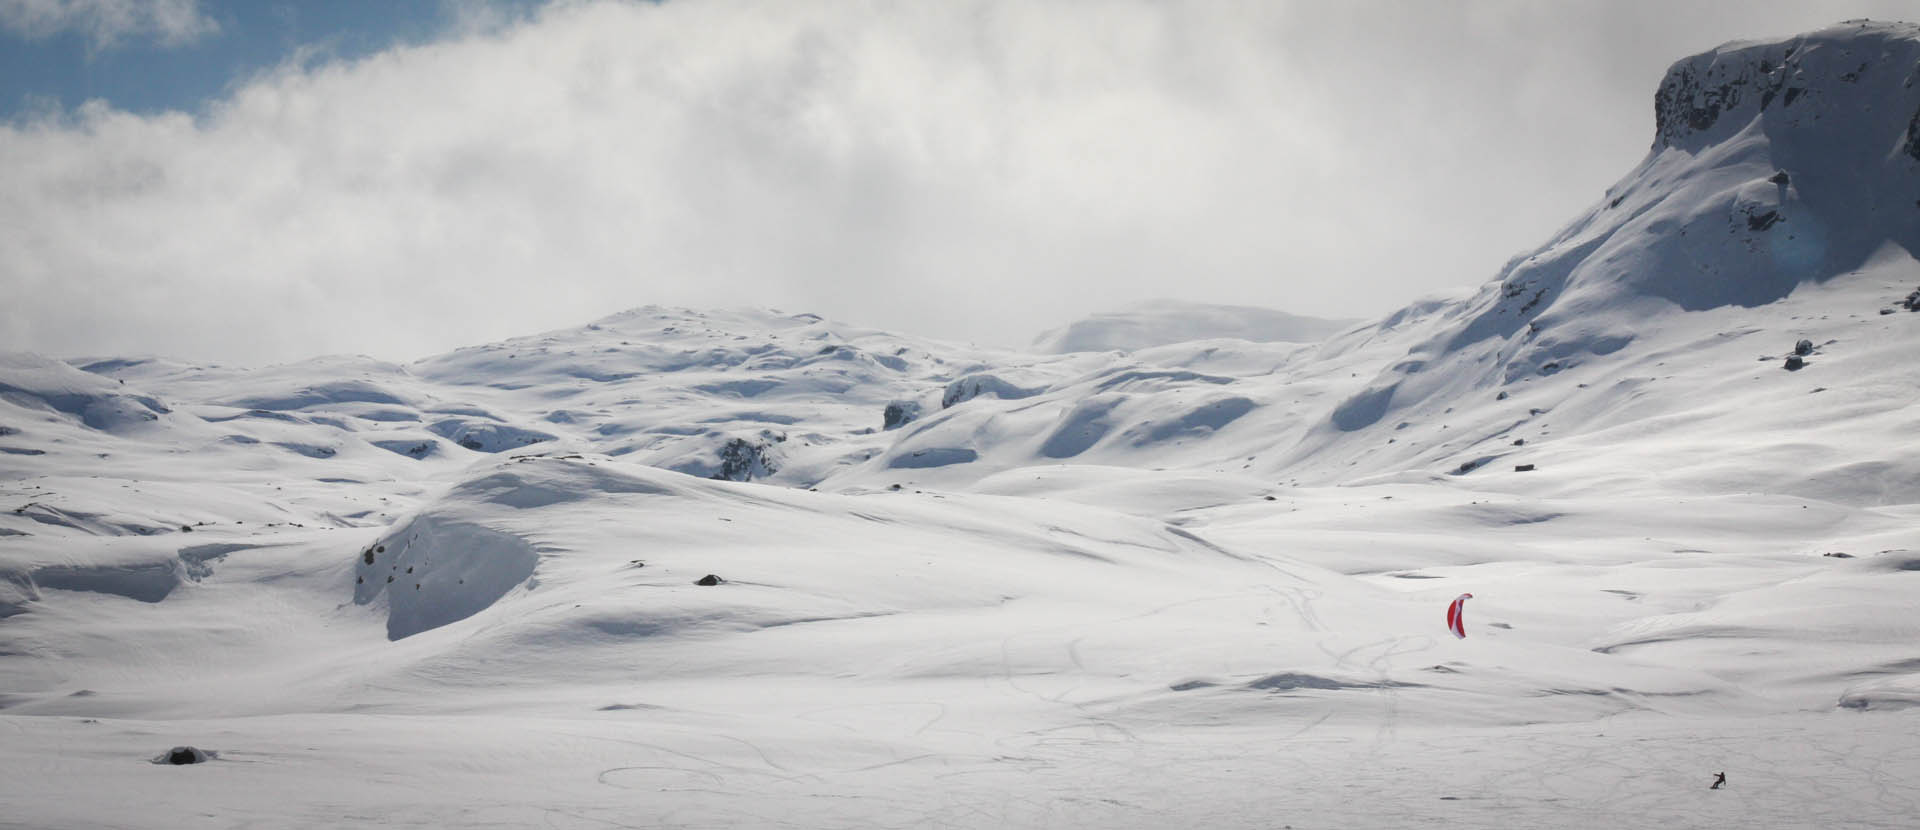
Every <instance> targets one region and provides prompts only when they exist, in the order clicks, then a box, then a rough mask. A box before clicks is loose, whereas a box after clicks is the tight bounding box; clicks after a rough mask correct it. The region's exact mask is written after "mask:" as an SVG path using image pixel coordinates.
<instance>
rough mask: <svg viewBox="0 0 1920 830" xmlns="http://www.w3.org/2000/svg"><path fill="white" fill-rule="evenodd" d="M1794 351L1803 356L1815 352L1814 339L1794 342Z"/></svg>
mask: <svg viewBox="0 0 1920 830" xmlns="http://www.w3.org/2000/svg"><path fill="white" fill-rule="evenodd" d="M1793 353H1794V354H1797V355H1802V356H1804V355H1810V354H1813V341H1812V340H1801V341H1800V342H1798V343H1795V344H1793Z"/></svg>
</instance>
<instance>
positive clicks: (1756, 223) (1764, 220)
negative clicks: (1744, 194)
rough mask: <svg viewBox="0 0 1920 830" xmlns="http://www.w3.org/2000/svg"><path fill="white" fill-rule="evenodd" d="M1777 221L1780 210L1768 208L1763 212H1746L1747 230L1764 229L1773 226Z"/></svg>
mask: <svg viewBox="0 0 1920 830" xmlns="http://www.w3.org/2000/svg"><path fill="white" fill-rule="evenodd" d="M1778 221H1780V212H1779V211H1777V210H1769V211H1767V212H1765V213H1750V214H1747V230H1750V231H1764V230H1766V229H1768V228H1771V227H1773V223H1775V222H1778Z"/></svg>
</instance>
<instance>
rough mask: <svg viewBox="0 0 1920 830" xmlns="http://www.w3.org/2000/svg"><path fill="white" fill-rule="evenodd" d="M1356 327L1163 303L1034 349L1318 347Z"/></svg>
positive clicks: (1114, 315) (1089, 324)
mask: <svg viewBox="0 0 1920 830" xmlns="http://www.w3.org/2000/svg"><path fill="white" fill-rule="evenodd" d="M1355 322H1358V321H1355V320H1328V319H1322V318H1318V317H1303V316H1301V315H1298V314H1288V313H1286V312H1284V311H1276V310H1273V309H1267V308H1253V307H1248V306H1230V305H1208V304H1204V303H1188V302H1180V301H1176V300H1158V301H1155V302H1152V303H1144V304H1141V305H1139V306H1137V307H1135V308H1131V309H1128V310H1125V311H1115V312H1109V313H1105V314H1096V315H1094V316H1092V317H1089V318H1086V319H1084V320H1078V321H1075V322H1073V323H1070V324H1068V325H1067V326H1065V327H1062V328H1059V329H1055V330H1053V331H1049V332H1046V333H1044V334H1041V335H1040V336H1039V337H1037V338H1035V339H1034V343H1033V347H1034V349H1035V350H1036V351H1039V352H1042V353H1045V354H1066V353H1069V352H1104V351H1123V352H1131V351H1139V350H1141V349H1149V348H1153V347H1155V346H1165V345H1169V344H1173V343H1184V342H1187V341H1191V340H1213V339H1218V338H1230V339H1235V340H1247V341H1252V342H1255V343H1276V342H1278V343H1315V342H1319V341H1321V340H1325V339H1327V338H1328V337H1331V336H1332V335H1333V334H1334V333H1336V332H1338V331H1340V330H1342V329H1344V328H1347V327H1348V326H1350V325H1353V324H1354V323H1355Z"/></svg>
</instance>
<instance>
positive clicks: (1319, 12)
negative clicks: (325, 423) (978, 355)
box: [0, 0, 1769, 362]
mask: <svg viewBox="0 0 1920 830" xmlns="http://www.w3.org/2000/svg"><path fill="white" fill-rule="evenodd" d="M3 1H4V0H0V2H3ZM1422 8H1425V7H1424V6H1418V5H1415V6H1405V7H1403V6H1397V5H1393V6H1352V5H1342V6H1328V5H1320V4H1301V5H1298V6H1288V5H1280V4H1272V3H1260V2H1245V3H1242V2H1230V1H1227V0H1223V1H1222V2H1196V3H1178V4H1168V3H1161V2H1149V1H1148V0H1137V1H1135V2H1128V1H1127V0H1113V1H1111V2H1098V3H1070V2H1059V3H1033V2H1013V1H1012V0H968V2H953V3H893V2H882V0H848V1H847V2H830V3H828V2H820V3H791V2H774V0H733V1H731V2H700V3H691V2H669V3H666V4H664V5H653V4H628V3H608V2H597V3H584V2H583V3H566V4H560V5H555V6H552V7H549V8H548V9H547V10H546V11H544V12H543V13H542V14H540V15H538V16H537V17H536V18H535V19H533V20H531V21H528V22H525V23H522V24H519V25H513V26H509V27H507V28H505V29H496V30H492V31H489V32H483V33H474V34H470V35H466V36H463V37H462V38H461V39H458V40H453V41H448V42H443V43H438V44H432V45H427V46H421V47H411V48H403V49H397V50H394V51H390V52H387V53H383V54H380V55H376V56H374V57H371V58H368V59H365V60H361V61H358V62H353V63H347V64H331V65H322V66H318V67H308V68H301V67H289V68H288V69H285V70H283V71H281V72H279V73H276V74H273V75H270V76H267V77H262V78H260V79H257V80H255V81H254V82H252V83H250V84H247V85H245V86H243V87H241V88H239V89H238V91H236V92H235V93H234V94H233V95H232V97H231V98H230V99H228V100H225V101H222V102H219V103H218V104H217V105H216V106H214V107H213V108H212V109H211V110H210V111H209V112H208V113H207V114H206V115H204V116H203V117H201V118H198V119H195V118H189V117H187V116H184V115H178V114H174V115H164V116H156V117H150V118H149V117H138V116H134V115H129V114H126V113H121V112H116V111H113V110H110V109H106V108H104V107H101V106H99V105H93V106H90V107H88V108H85V109H83V110H82V111H81V112H79V113H76V114H74V115H73V116H72V117H70V118H66V119H61V120H52V121H44V122H41V123H37V124H32V125H26V126H15V127H11V128H0V159H5V160H6V161H5V162H4V163H0V290H4V291H5V296H6V297H7V298H8V302H6V303H4V304H0V348H34V349H39V350H42V351H47V352H51V353H55V354H76V353H106V352H130V351H131V352H141V351H146V352H161V353H167V354H175V355H180V356H185V357H195V358H221V359H227V360H237V361H243V362H251V361H258V360H265V359H286V358H295V357H302V356H307V355H310V354H315V353H319V352H322V351H346V352H364V353H371V354H375V355H379V356H383V357H398V358H404V357H412V356H417V355H421V354H425V353H428V352H432V351H437V350H442V349H447V348H451V347H453V346H456V345H461V344H464V343H472V342H479V341H482V340H487V339H493V338H498V337H504V336H510V335H515V334H523V333H529V332H532V331H537V330H540V329H542V328H551V327H558V326H562V325H570V324H577V323H581V322H585V321H586V320H588V319H591V318H593V317H597V316H600V315H603V314H606V313H611V312H613V311H616V310H620V309H623V308H626V307H630V306H634V305H640V304H644V303H649V302H658V303H670V304H688V305H695V306H736V305H770V306H775V307H780V308H783V309H786V310H789V311H801V310H808V311H815V312H819V313H823V314H826V315H829V316H832V317H836V318H839V319H842V320H846V321H848V322H853V323H858V324H865V325H874V326H881V327H887V328H893V329H898V330H903V331H907V332H913V333H920V334H925V335H929V336H939V337H949V338H960V339H979V340H997V341H1000V342H1008V343H1017V342H1022V341H1024V339H1025V338H1026V337H1028V336H1031V335H1032V334H1034V333H1037V332H1038V331H1039V330H1041V329H1043V328H1046V327H1048V326H1052V325H1056V324H1058V323H1060V322H1062V321H1064V320H1065V319H1068V318H1070V317H1072V316H1075V315H1078V314H1083V313H1087V312H1091V311H1097V310H1105V309H1110V308H1113V307H1116V306H1119V305H1123V304H1126V303H1129V302H1133V301H1137V300H1142V299H1146V298H1151V297H1158V296H1176V297H1180V298H1183V299H1190V300H1197V301H1210V302H1237V303H1247V304H1262V305H1269V306H1272V307H1276V308H1281V309H1284V310H1288V311H1292V312H1296V313H1307V314H1322V315H1330V316H1331V315H1358V314H1367V313H1375V312H1384V311H1387V310H1390V309H1391V308H1392V307H1394V306H1396V305H1398V304H1400V303H1403V302H1405V301H1407V300H1410V299H1412V298H1413V297H1414V296H1416V295H1418V294H1420V293H1424V292H1426V291H1430V290H1435V289H1439V288H1444V287H1450V286H1454V285H1460V284H1467V283H1477V282H1479V281H1481V280H1483V279H1486V278H1489V277H1491V276H1492V274H1493V271H1494V270H1495V269H1496V268H1497V267H1498V266H1499V264H1500V263H1501V262H1502V261H1504V260H1505V259H1506V258H1507V257H1508V256H1509V255H1511V254H1513V253H1515V252H1516V251H1518V250H1520V249H1521V248H1523V247H1527V246H1530V245H1533V244H1537V243H1538V242H1540V241H1541V240H1542V239H1544V237H1546V236H1547V235H1548V234H1549V233H1551V232H1552V231H1553V230H1554V229H1555V228H1556V227H1557V226H1558V224H1559V223H1561V222H1563V221H1565V220H1567V219H1569V218H1571V216H1572V215H1573V213H1574V212H1575V211H1576V210H1578V209H1579V208H1581V207H1583V206H1585V205H1586V204H1587V203H1588V202H1590V201H1592V200H1593V199H1594V198H1596V197H1597V196H1598V195H1599V194H1600V193H1601V191H1602V190H1603V189H1604V188H1605V187H1606V186H1607V185H1608V184H1610V183H1611V181H1612V180H1613V178H1615V177H1617V176H1618V175H1621V174H1623V173H1625V172H1626V170H1627V168H1628V167H1629V166H1631V164H1632V163H1633V162H1634V161H1636V160H1637V159H1638V157H1639V156H1640V155H1641V154H1642V153H1643V152H1644V151H1645V148H1646V146H1647V143H1648V141H1649V140H1650V136H1651V131H1652V125H1651V123H1650V121H1651V105H1650V101H1651V96H1652V90H1653V87H1654V84H1655V82H1656V81H1657V79H1658V78H1659V75H1660V73H1661V71H1662V70H1663V69H1664V68H1665V66H1666V64H1667V62H1669V61H1671V60H1672V59H1675V58H1677V57H1679V56H1680V55H1681V54H1683V53H1684V52H1686V51H1697V50H1698V49H1702V48H1706V47H1710V46H1712V45H1714V43H1717V42H1719V41H1720V40H1725V39H1727V38H1729V37H1733V36H1750V35H1754V34H1768V33H1769V32H1766V31H1764V30H1763V31H1758V32H1753V31H1746V30H1738V31H1728V32H1726V33H1725V34H1724V36H1723V35H1721V34H1712V35H1702V34H1701V32H1702V30H1703V29H1710V28H1711V27H1710V26H1704V25H1703V26H1698V27H1695V28H1691V29H1686V30H1685V31H1681V32H1678V33H1672V34H1667V35H1661V36H1659V37H1654V36H1650V35H1647V34H1645V33H1644V32H1641V31H1640V30H1638V29H1631V27H1628V28H1627V29H1623V31H1622V32H1619V33H1609V30H1608V29H1607V27H1606V26H1603V25H1600V24H1602V23H1606V22H1608V21H1610V20H1611V18H1610V17H1608V14H1609V12H1607V11H1606V10H1607V9H1611V8H1613V7H1612V6H1596V7H1590V8H1588V7H1582V8H1578V9H1575V10H1574V12H1573V13H1553V12H1552V9H1553V8H1557V7H1547V6H1536V5H1532V4H1518V5H1505V4H1492V5H1475V6H1469V7H1459V10H1458V12H1457V13H1456V12H1455V11H1449V12H1448V13H1446V14H1440V13H1424V14H1421V15H1415V14H1413V13H1412V10H1414V9H1422ZM1448 8H1449V9H1455V8H1456V7H1451V6H1450V7H1448ZM1633 8H1641V7H1638V6H1633ZM1644 8H1645V9H1647V10H1651V11H1648V12H1647V13H1649V14H1651V13H1654V11H1657V8H1656V7H1653V6H1647V7H1644ZM1495 12H1498V13H1495ZM1596 32H1598V34H1596ZM1689 38H1691V39H1692V40H1690V41H1689V40H1688V39H1689ZM1675 41H1687V42H1685V43H1684V45H1683V44H1681V43H1676V42H1675ZM1622 44H1630V45H1632V46H1633V48H1634V49H1635V50H1639V51H1638V52H1636V54H1634V55H1631V56H1628V55H1622V54H1620V53H1619V52H1618V50H1619V49H1621V48H1624V47H1623V46H1622ZM1641 52H1644V53H1647V54H1641ZM1601 68H1604V71H1601Z"/></svg>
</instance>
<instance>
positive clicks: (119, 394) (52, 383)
mask: <svg viewBox="0 0 1920 830" xmlns="http://www.w3.org/2000/svg"><path fill="white" fill-rule="evenodd" d="M0 401H5V402H8V403H12V404H14V405H15V406H19V407H24V408H27V409H31V410H40V411H50V412H54V413H58V414H60V415H64V416H67V417H71V418H76V419H78V420H79V421H80V422H81V423H83V424H85V425H86V426H88V427H91V428H93V429H97V430H101V431H104V432H116V431H122V430H125V429H129V428H132V427H137V426H141V425H144V424H149V423H152V422H154V421H158V420H160V417H161V416H162V415H166V414H169V413H170V412H171V411H172V410H170V409H168V408H167V406H166V405H165V404H163V403H161V402H160V399H159V398H156V397H153V396H151V395H140V394H133V393H129V392H128V391H127V387H126V386H125V385H123V384H119V383H115V382H113V381H111V380H108V379H106V378H103V377H100V376H98V375H93V374H89V373H87V372H83V371H80V370H79V369H75V368H73V367H72V366H69V365H67V364H65V363H62V362H60V361H57V360H51V359H48V358H44V357H40V356H39V355H33V354H25V353H5V354H0Z"/></svg>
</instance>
